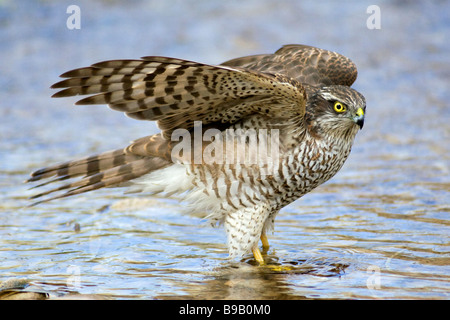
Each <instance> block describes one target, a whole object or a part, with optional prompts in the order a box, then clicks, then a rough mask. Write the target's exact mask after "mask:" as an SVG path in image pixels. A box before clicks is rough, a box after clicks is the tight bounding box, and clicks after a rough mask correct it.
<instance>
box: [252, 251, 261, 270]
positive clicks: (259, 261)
mask: <svg viewBox="0 0 450 320" xmlns="http://www.w3.org/2000/svg"><path fill="white" fill-rule="evenodd" d="M252 252H253V256H254V257H255V260H256V261H258V263H259V265H260V266H262V265H264V259H263V257H262V254H261V251H259V248H258V247H254V248H253V249H252Z"/></svg>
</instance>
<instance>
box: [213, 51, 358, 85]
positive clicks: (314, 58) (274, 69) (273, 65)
mask: <svg viewBox="0 0 450 320" xmlns="http://www.w3.org/2000/svg"><path fill="white" fill-rule="evenodd" d="M222 65H224V66H229V67H239V68H244V69H247V70H252V71H256V72H264V73H273V74H283V75H285V76H287V77H290V78H292V79H296V80H297V81H299V82H300V83H306V84H309V85H313V86H328V85H332V84H335V85H345V86H349V87H350V86H351V85H352V84H353V82H355V80H356V77H357V74H358V72H357V69H356V65H355V64H354V63H353V62H352V61H351V60H350V59H349V58H347V57H344V56H343V55H340V54H339V53H336V52H333V51H328V50H324V49H319V48H315V47H311V46H306V45H296V44H290V45H285V46H283V47H282V48H281V49H279V50H278V51H276V52H275V53H273V54H261V55H254V56H247V57H242V58H236V59H232V60H229V61H226V62H224V63H222Z"/></svg>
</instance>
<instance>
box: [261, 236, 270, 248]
mask: <svg viewBox="0 0 450 320" xmlns="http://www.w3.org/2000/svg"><path fill="white" fill-rule="evenodd" d="M261 242H262V246H263V249H265V250H267V249H269V247H270V246H269V239H267V236H266V234H265V233H263V234H261Z"/></svg>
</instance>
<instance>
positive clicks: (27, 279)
mask: <svg viewBox="0 0 450 320" xmlns="http://www.w3.org/2000/svg"><path fill="white" fill-rule="evenodd" d="M72 5H75V6H77V7H78V8H79V9H80V12H79V13H80V15H79V17H80V20H79V22H80V23H79V29H77V28H75V29H71V28H69V27H70V26H72V25H74V24H75V26H76V22H77V21H75V20H73V19H72V18H74V16H73V14H74V12H73V11H70V10H69V12H67V11H68V8H69V7H70V6H72ZM373 5H375V7H374V6H373ZM448 12H450V1H412V0H411V1H407V0H397V1H381V0H377V1H331V0H325V1H294V0H292V1H288V0H245V1H234V0H232V1H223V0H220V1H219V0H196V1H194V0H183V1H182V0H171V1H159V0H158V1H157V0H154V1H144V0H133V1H118V0H112V1H107V0H103V1H75V0H70V1H51V0H46V1H37V0H36V1H32V0H22V1H13V0H0V96H1V99H0V138H1V147H0V282H1V281H3V284H5V282H4V281H11V279H13V280H14V279H22V280H23V281H22V280H21V281H22V282H20V285H17V284H16V286H17V287H18V288H16V289H20V290H22V291H27V290H32V291H33V290H34V291H39V292H43V293H45V294H46V295H47V296H48V297H50V298H59V297H67V296H73V297H79V296H80V295H84V296H92V297H94V298H103V297H106V298H127V299H142V298H144V299H148V298H152V299H153V298H158V299H166V298H167V299H170V298H177V299H180V298H190V299H206V298H215V299H227V298H231V299H243V298H246V299H261V298H262V299H303V298H314V299H321V298H324V299H329V298H332V299H340V298H342V299H348V298H356V299H376V298H396V299H411V298H414V299H429V298H432V299H448V298H449V292H450V290H449V289H450V285H449V283H450V282H449V280H450V266H449V264H450V257H449V252H450V245H449V240H450V232H449V224H450V223H449V220H448V214H449V212H450V205H449V202H450V201H449V194H450V179H449V170H450V168H449V163H450V161H449V160H450V156H449V155H450V146H449V141H450V125H449V123H450V108H449V106H448V102H449V101H450V94H449V84H450V58H449V52H450V45H449V41H448V39H449V35H450V20H449V18H448ZM68 26H69V27H68ZM290 43H299V44H308V45H312V46H317V47H321V48H324V49H328V50H332V51H337V52H339V53H341V54H343V55H345V56H348V57H349V58H351V59H352V60H353V61H354V62H355V63H356V65H357V66H358V71H359V75H358V79H357V81H356V83H355V84H354V86H353V87H354V88H355V89H357V90H358V91H360V92H361V93H362V94H364V95H365V97H366V100H367V114H366V123H365V126H364V129H363V130H362V131H361V132H360V133H359V134H358V136H357V138H356V141H355V144H354V147H353V151H352V154H351V155H350V158H349V160H348V161H347V163H346V164H345V166H344V168H343V169H342V170H341V171H340V172H339V173H338V174H337V175H336V177H335V178H333V179H332V180H330V181H329V182H328V183H326V184H324V185H323V186H321V187H319V188H318V189H317V190H316V191H314V192H312V193H310V194H308V195H307V196H305V197H304V198H302V199H300V200H298V201H296V202H295V203H293V204H292V205H290V206H288V207H286V208H284V209H283V210H282V213H281V214H280V215H279V216H278V217H277V222H276V224H275V233H274V234H273V235H270V236H269V240H270V243H271V246H272V247H271V249H270V250H269V252H268V257H269V259H270V260H271V261H272V263H273V264H279V265H283V266H289V268H288V269H289V271H280V270H278V271H275V270H274V269H271V270H268V269H264V268H257V267H254V266H253V265H252V263H253V261H252V258H251V257H245V258H244V259H243V260H242V261H229V260H228V259H227V252H226V246H225V235H224V232H223V230H221V229H212V228H209V227H207V226H206V227H205V226H204V221H203V220H202V217H204V216H205V213H193V214H192V215H189V214H182V213H181V211H182V207H183V204H182V203H181V204H180V203H179V202H178V201H176V200H174V199H159V198H155V197H145V196H136V195H132V196H130V195H123V190H121V189H109V190H101V191H98V192H94V193H91V194H86V195H81V196H78V197H75V198H68V199H62V200H58V201H54V202H51V203H48V204H42V205H39V206H36V207H28V205H29V204H30V200H28V199H27V198H28V197H29V196H31V195H32V194H33V193H34V190H28V188H29V186H28V185H25V184H24V183H23V182H24V181H25V180H26V179H27V178H28V175H29V173H30V172H31V171H33V170H36V169H38V168H41V167H43V166H46V165H48V164H51V163H55V162H60V161H65V160H68V159H72V158H74V157H79V156H84V155H88V154H92V153H97V152H100V151H106V150H110V149H115V148H118V147H122V146H125V145H126V144H127V143H128V142H129V141H130V140H133V139H136V138H139V137H141V136H145V135H149V134H152V133H155V132H157V128H156V126H155V124H154V123H151V122H140V121H136V120H132V119H129V118H127V117H125V116H124V115H123V114H121V113H119V112H115V111H112V110H110V109H108V108H107V107H106V106H77V107H75V106H73V103H74V102H75V101H76V100H77V99H71V98H66V99H51V98H50V96H51V95H52V94H53V93H54V90H51V89H49V87H50V86H51V85H52V84H53V83H55V82H57V81H58V76H59V75H60V74H61V73H63V72H65V71H68V70H70V69H74V68H78V67H83V66H88V65H90V64H92V63H95V62H99V61H102V60H109V59H133V58H139V57H141V56H147V55H161V56H170V57H177V58H183V59H188V60H194V61H199V62H204V63H209V64H219V63H221V62H223V61H225V60H228V59H231V58H235V57H239V56H244V55H251V54H258V53H272V52H274V51H276V50H277V49H279V48H280V47H281V46H282V45H284V44H290ZM6 287H7V286H6V285H5V286H3V288H6ZM12 287H13V286H12ZM19 287H20V288H19ZM30 288H31V289H30ZM2 290H3V291H5V290H4V289H2V286H1V285H0V294H1V291H2Z"/></svg>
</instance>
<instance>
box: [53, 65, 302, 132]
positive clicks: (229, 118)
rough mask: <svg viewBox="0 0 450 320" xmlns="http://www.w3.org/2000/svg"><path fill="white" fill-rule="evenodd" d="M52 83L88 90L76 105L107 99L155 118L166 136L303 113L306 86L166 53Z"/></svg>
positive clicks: (70, 91) (74, 91)
mask: <svg viewBox="0 0 450 320" xmlns="http://www.w3.org/2000/svg"><path fill="white" fill-rule="evenodd" d="M61 77H64V78H68V79H65V80H62V81H60V82H58V83H56V84H54V85H53V86H52V88H65V89H63V90H61V91H59V92H57V93H56V94H54V95H53V96H54V97H67V96H75V95H90V96H88V97H86V98H84V99H82V100H80V101H78V102H77V103H76V104H81V105H89V104H108V105H109V106H110V107H111V108H112V109H114V110H118V111H122V112H125V113H126V114H127V115H128V116H130V117H132V118H135V119H140V120H156V121H157V122H158V126H159V127H160V129H161V130H162V131H163V136H164V137H165V138H170V136H171V133H172V132H173V131H174V130H175V129H177V128H184V129H188V130H190V129H192V128H193V126H194V121H201V122H202V124H203V125H207V124H211V123H217V122H220V123H228V124H231V123H234V122H237V121H239V120H241V119H242V118H245V117H247V116H249V115H251V114H255V113H261V114H265V115H267V116H269V117H272V118H280V119H291V118H293V117H298V116H300V117H303V116H304V113H305V104H306V101H305V100H306V94H305V90H304V88H303V86H302V85H301V84H300V83H299V82H298V81H296V80H295V79H291V78H289V77H287V76H285V75H274V74H265V73H262V72H255V71H248V70H245V69H242V68H231V67H227V66H212V65H206V64H202V63H197V62H192V61H186V60H180V59H173V58H166V57H143V58H142V59H141V60H112V61H105V62H100V63H96V64H93V65H92V66H90V67H86V68H80V69H75V70H72V71H68V72H66V73H64V74H62V75H61Z"/></svg>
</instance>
